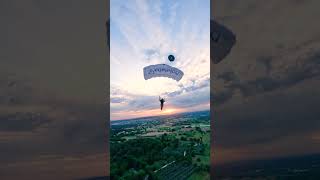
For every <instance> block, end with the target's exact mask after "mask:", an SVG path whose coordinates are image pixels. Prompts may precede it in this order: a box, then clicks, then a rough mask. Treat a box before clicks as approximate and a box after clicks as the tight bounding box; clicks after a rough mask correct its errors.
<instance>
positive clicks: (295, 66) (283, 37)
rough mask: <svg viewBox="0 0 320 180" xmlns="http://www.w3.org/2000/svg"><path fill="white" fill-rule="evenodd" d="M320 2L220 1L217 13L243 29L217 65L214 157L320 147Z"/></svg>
mask: <svg viewBox="0 0 320 180" xmlns="http://www.w3.org/2000/svg"><path fill="white" fill-rule="evenodd" d="M317 6H319V1H317V0H306V1H278V0H270V1H268V3H267V4H266V3H264V2H262V1H254V0H243V1H234V0H224V1H214V3H212V11H213V14H214V15H215V19H216V20H217V21H218V22H220V23H221V24H224V25H225V26H226V27H228V28H229V29H231V30H232V31H233V32H234V33H235V34H236V36H237V43H236V44H235V46H234V48H233V49H232V51H231V53H230V54H229V56H227V57H226V59H224V60H223V61H222V62H221V63H219V64H215V65H213V67H212V70H211V73H212V74H211V80H212V83H211V93H212V97H213V100H212V101H213V103H212V107H213V109H214V112H213V120H214V122H212V124H213V132H214V133H213V135H212V138H211V139H212V140H213V142H214V143H213V142H212V143H211V145H212V149H211V150H212V153H211V154H214V156H212V157H214V158H213V161H214V164H216V165H219V164H226V163H233V162H236V161H248V160H255V159H260V160H263V159H272V158H275V157H291V156H304V155H308V154H316V153H319V152H320V138H319V137H320V133H319V132H320V131H319V130H320V121H319V118H320V112H319V110H318V109H319V108H318V107H319V105H320V103H319V102H320V86H319V85H320V83H319V81H320V71H319V70H320V68H319V65H320V63H319V62H320V61H319V59H320V55H319V54H320V51H319V49H320V38H319V37H320V33H319V32H320V26H319V24H316V23H314V18H315V17H320V12H319V11H318V9H317ZM213 168H214V167H213ZM230 173H232V172H230ZM229 175H232V174H229Z"/></svg>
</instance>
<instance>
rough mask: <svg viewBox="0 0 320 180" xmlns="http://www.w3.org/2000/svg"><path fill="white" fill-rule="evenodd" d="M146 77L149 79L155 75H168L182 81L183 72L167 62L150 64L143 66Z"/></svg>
mask: <svg viewBox="0 0 320 180" xmlns="http://www.w3.org/2000/svg"><path fill="white" fill-rule="evenodd" d="M143 75H144V79H145V80H148V79H151V78H154V77H167V78H171V79H174V80H176V81H180V79H181V78H182V76H183V72H182V71H181V70H179V69H178V68H175V67H171V66H169V65H167V64H156V65H150V66H146V67H144V68H143Z"/></svg>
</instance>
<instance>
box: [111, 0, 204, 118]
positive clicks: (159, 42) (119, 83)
mask: <svg viewBox="0 0 320 180" xmlns="http://www.w3.org/2000/svg"><path fill="white" fill-rule="evenodd" d="M110 6H111V12H110V17H111V21H110V63H111V64H110V70H111V72H110V73H111V74H110V103H111V104H110V108H111V113H110V116H111V120H119V119H130V118H136V117H143V116H154V115H162V114H172V113H178V112H186V111H198V110H209V108H210V39H209V38H210V37H209V36H210V1H209V0H203V1H197V0H188V1H187V3H186V1H183V0H178V1H169V0H167V1H165V0H158V1H150V0H132V1H125V0H111V1H110ZM190 12H192V13H190ZM169 54H173V55H174V56H175V58H176V60H175V61H174V62H169V61H168V59H167V57H168V55H169ZM164 63H165V64H168V65H170V66H173V67H177V68H178V69H180V70H182V71H183V72H184V77H183V78H182V79H181V80H180V81H179V82H176V81H174V80H172V79H170V78H153V79H150V80H144V78H143V67H145V66H148V65H153V64H164ZM159 96H162V97H164V98H165V99H166V102H165V108H164V110H163V111H160V108H159V106H160V103H159V101H158V97H159Z"/></svg>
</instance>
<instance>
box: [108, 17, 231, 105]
mask: <svg viewBox="0 0 320 180" xmlns="http://www.w3.org/2000/svg"><path fill="white" fill-rule="evenodd" d="M106 26H107V44H108V49H109V51H110V19H109V20H108V21H107V22H106ZM235 43H236V35H235V34H234V33H233V32H232V31H231V30H230V29H228V28H227V27H225V26H224V25H222V24H219V23H218V22H216V21H214V20H210V56H211V57H210V59H211V61H212V62H213V63H214V64H218V63H219V62H220V61H222V60H223V59H225V57H226V56H227V55H228V54H229V53H230V51H231V49H232V47H233V46H234V44H235ZM168 59H169V61H170V62H173V61H174V60H175V57H174V56H173V55H169V56H168ZM143 73H144V79H145V80H148V79H151V78H154V77H167V78H171V79H174V80H176V81H180V79H181V78H182V77H183V75H184V73H183V72H182V71H181V70H180V69H178V68H175V67H172V66H170V65H167V64H156V65H150V66H147V67H144V68H143ZM159 101H160V103H161V104H160V109H161V110H162V109H163V105H164V102H165V100H164V98H160V96H159Z"/></svg>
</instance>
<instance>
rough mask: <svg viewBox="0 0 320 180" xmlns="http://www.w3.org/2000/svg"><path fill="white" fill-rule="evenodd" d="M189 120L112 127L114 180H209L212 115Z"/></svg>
mask: <svg viewBox="0 0 320 180" xmlns="http://www.w3.org/2000/svg"><path fill="white" fill-rule="evenodd" d="M203 114H205V115H206V116H204V115H203ZM186 116H187V117H184V116H183V115H181V117H178V118H172V117H170V118H168V117H167V118H163V117H161V118H160V117H159V119H155V120H152V121H149V120H145V121H134V123H132V124H130V121H125V122H124V123H123V125H121V124H120V125H117V126H113V128H112V131H111V138H110V141H111V142H110V155H111V157H110V159H111V167H110V173H111V179H129V180H130V179H149V180H152V179H158V180H161V179H177V180H179V179H181V180H183V179H209V169H210V168H209V165H210V118H209V114H208V113H195V114H192V115H189V114H187V115H186ZM190 116H191V117H190Z"/></svg>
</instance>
